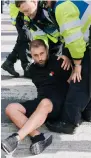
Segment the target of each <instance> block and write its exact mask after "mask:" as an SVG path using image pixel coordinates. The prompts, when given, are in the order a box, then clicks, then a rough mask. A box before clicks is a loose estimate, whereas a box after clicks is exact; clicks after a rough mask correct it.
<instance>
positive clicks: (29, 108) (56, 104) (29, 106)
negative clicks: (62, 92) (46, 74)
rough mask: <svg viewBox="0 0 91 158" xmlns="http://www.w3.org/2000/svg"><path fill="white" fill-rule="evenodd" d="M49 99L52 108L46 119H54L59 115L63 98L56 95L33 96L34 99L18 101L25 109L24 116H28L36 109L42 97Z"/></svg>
mask: <svg viewBox="0 0 91 158" xmlns="http://www.w3.org/2000/svg"><path fill="white" fill-rule="evenodd" d="M45 98H47V99H49V100H50V101H51V102H52V104H53V110H52V112H51V113H49V115H48V117H47V119H48V120H56V119H58V118H59V117H60V112H61V108H62V106H63V98H62V97H61V96H58V95H56V94H55V95H53V96H51V97H44V98H35V99H34V100H28V101H25V102H22V103H20V104H21V105H22V106H23V107H24V108H25V109H26V114H25V115H26V116H27V117H30V116H31V114H32V113H33V112H34V111H35V110H36V108H37V107H38V104H39V103H40V102H41V101H42V99H45Z"/></svg>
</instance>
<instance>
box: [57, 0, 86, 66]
mask: <svg viewBox="0 0 91 158" xmlns="http://www.w3.org/2000/svg"><path fill="white" fill-rule="evenodd" d="M55 15H56V20H57V23H58V25H59V27H60V34H61V36H63V38H64V42H65V46H66V47H67V48H68V49H69V52H70V54H71V56H72V58H73V60H74V63H75V64H80V63H81V59H82V58H83V56H84V52H85V50H86V43H85V41H84V39H83V34H82V32H81V25H80V19H79V10H78V8H77V7H76V6H75V5H74V4H73V3H72V2H70V1H67V2H64V3H61V4H59V5H58V6H57V7H56V9H55ZM76 60H78V61H76Z"/></svg>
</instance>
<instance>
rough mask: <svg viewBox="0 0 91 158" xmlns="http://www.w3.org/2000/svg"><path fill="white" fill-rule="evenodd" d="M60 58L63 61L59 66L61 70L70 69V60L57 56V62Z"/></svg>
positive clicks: (63, 56)
mask: <svg viewBox="0 0 91 158" xmlns="http://www.w3.org/2000/svg"><path fill="white" fill-rule="evenodd" d="M61 58H62V59H63V63H62V65H61V68H63V69H64V70H69V69H70V67H72V63H71V60H70V59H69V58H68V57H67V56H65V55H62V56H59V57H58V58H57V60H60V59H61Z"/></svg>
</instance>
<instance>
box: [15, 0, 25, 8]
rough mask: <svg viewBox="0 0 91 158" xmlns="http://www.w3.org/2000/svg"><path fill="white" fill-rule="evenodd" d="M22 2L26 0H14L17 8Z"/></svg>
mask: <svg viewBox="0 0 91 158" xmlns="http://www.w3.org/2000/svg"><path fill="white" fill-rule="evenodd" d="M24 2H26V0H22V1H21V0H15V5H16V7H17V8H20V6H21V4H22V3H24Z"/></svg>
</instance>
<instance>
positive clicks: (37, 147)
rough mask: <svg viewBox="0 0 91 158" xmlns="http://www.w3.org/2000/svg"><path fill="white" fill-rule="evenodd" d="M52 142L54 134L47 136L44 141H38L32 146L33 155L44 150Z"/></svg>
mask: <svg viewBox="0 0 91 158" xmlns="http://www.w3.org/2000/svg"><path fill="white" fill-rule="evenodd" d="M51 143H52V135H51V136H50V137H49V138H47V139H46V140H45V141H44V142H41V141H40V142H37V143H35V144H33V145H32V146H31V147H30V151H31V153H32V154H33V155H38V154H40V153H42V152H43V150H44V149H45V148H47V147H48V146H49V145H50V144H51Z"/></svg>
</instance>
